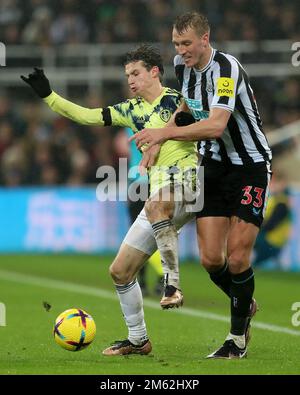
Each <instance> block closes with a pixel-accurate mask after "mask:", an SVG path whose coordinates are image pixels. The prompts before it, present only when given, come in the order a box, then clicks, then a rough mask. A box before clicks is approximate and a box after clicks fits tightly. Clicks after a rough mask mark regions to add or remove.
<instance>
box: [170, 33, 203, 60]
mask: <svg viewBox="0 0 300 395" xmlns="http://www.w3.org/2000/svg"><path fill="white" fill-rule="evenodd" d="M172 42H173V44H174V45H175V49H176V52H177V53H178V54H179V55H181V56H182V57H183V59H184V63H185V65H186V66H187V67H197V66H198V65H199V64H200V63H201V58H202V56H203V55H204V53H205V52H206V50H207V48H208V46H209V34H208V33H205V34H204V35H203V36H201V37H200V36H199V35H198V34H197V33H196V32H195V30H194V29H191V28H189V29H188V30H185V31H184V32H182V33H181V34H179V33H178V32H177V30H176V29H173V33H172Z"/></svg>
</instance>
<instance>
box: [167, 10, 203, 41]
mask: <svg viewBox="0 0 300 395" xmlns="http://www.w3.org/2000/svg"><path fill="white" fill-rule="evenodd" d="M173 28H174V29H176V30H177V32H178V33H179V34H182V33H183V32H185V31H186V30H188V29H189V28H191V29H193V30H195V32H196V33H197V34H198V35H199V36H202V35H203V34H205V33H208V32H209V31H210V27H209V23H208V20H207V18H206V16H205V15H203V14H200V13H199V12H195V11H194V12H187V13H186V14H183V15H179V16H178V17H177V18H176V19H175V22H174V24H173Z"/></svg>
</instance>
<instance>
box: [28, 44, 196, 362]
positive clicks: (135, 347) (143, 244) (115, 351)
mask: <svg viewBox="0 0 300 395" xmlns="http://www.w3.org/2000/svg"><path fill="white" fill-rule="evenodd" d="M163 72H164V69H163V64H162V59H161V56H160V53H159V52H158V51H157V50H156V49H155V48H153V47H152V46H149V45H142V46H140V47H139V48H138V49H136V50H134V51H132V52H129V53H127V56H126V61H125V75H126V77H127V79H128V85H129V88H130V90H131V92H132V94H133V96H134V98H132V99H128V100H126V101H124V102H122V103H119V104H115V105H112V106H108V107H106V108H96V109H89V108H85V107H81V106H79V105H77V104H74V103H72V102H70V101H68V100H66V99H64V98H62V97H61V96H59V95H58V94H57V93H56V92H54V91H53V90H52V89H51V87H50V83H49V80H48V79H47V77H46V76H45V74H44V72H43V70H41V69H38V68H35V71H34V72H33V73H32V74H30V75H29V76H28V77H24V76H21V78H22V79H23V81H25V82H26V83H28V84H29V85H30V86H31V87H32V88H33V90H34V91H35V92H36V93H37V94H38V95H39V96H40V97H41V98H43V100H44V101H45V103H47V104H48V106H49V107H50V108H51V109H52V110H53V111H55V112H57V113H59V114H61V115H63V116H65V117H67V118H70V119H71V120H73V121H75V122H77V123H80V124H83V125H97V126H110V125H113V126H120V127H130V128H131V129H132V130H133V132H134V133H138V132H139V131H141V130H143V129H145V128H162V127H164V126H165V125H166V124H167V122H168V121H169V120H170V118H171V116H172V115H173V114H174V113H175V111H176V110H177V108H178V107H179V106H180V104H181V103H182V100H183V99H182V96H181V94H180V93H179V92H177V91H175V90H173V89H170V88H167V87H163V85H162V82H161V78H162V75H163ZM142 149H143V148H142ZM153 149H154V151H156V153H157V156H156V163H155V166H152V167H151V168H150V169H149V171H148V176H149V182H150V197H149V198H148V199H147V201H146V203H145V207H144V209H143V210H142V211H141V213H140V215H139V216H138V218H137V219H136V221H135V222H134V223H133V224H132V226H131V228H130V229H129V231H128V233H127V235H126V236H125V239H124V240H123V243H122V244H121V246H120V249H119V252H118V254H117V256H116V258H115V259H114V261H113V263H112V265H111V266H110V274H111V276H112V279H113V281H114V283H115V286H116V291H117V294H118V296H119V299H120V304H121V309H122V312H123V316H124V319H125V322H126V325H127V327H128V331H129V334H128V338H127V339H126V340H123V341H118V342H116V343H115V344H113V345H112V346H111V347H108V348H107V349H105V350H104V351H103V354H104V355H124V354H132V353H138V354H148V353H149V352H150V351H151V349H152V346H151V343H150V341H149V339H148V336H147V331H146V325H145V321H144V312H143V300H142V294H141V290H140V287H139V284H138V282H137V280H136V275H137V273H138V271H139V269H140V268H141V267H142V266H143V264H144V263H145V261H146V260H147V259H148V258H149V256H151V255H152V254H153V253H154V252H155V251H156V249H157V248H158V249H159V251H160V255H161V258H162V265H163V269H164V275H165V290H164V295H163V297H162V299H161V302H160V304H161V307H162V308H164V309H165V308H173V307H175V306H176V307H179V306H181V305H182V303H183V295H182V292H181V290H180V284H179V269H178V233H177V231H178V229H180V228H181V227H182V226H183V225H184V224H185V223H186V222H188V221H189V220H190V219H191V218H192V217H193V213H191V212H189V211H188V210H187V207H186V206H187V199H185V196H186V194H185V193H184V194H182V190H184V191H188V193H190V195H192V191H193V190H194V189H195V182H196V181H195V179H196V171H195V169H196V166H197V159H198V158H197V153H196V146H195V143H194V142H190V141H174V140H169V141H166V142H165V143H164V144H162V145H161V147H158V146H156V147H153ZM183 187H184V188H183ZM180 191H181V192H180ZM178 196H180V198H178Z"/></svg>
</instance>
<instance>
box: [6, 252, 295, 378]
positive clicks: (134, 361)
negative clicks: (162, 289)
mask: <svg viewBox="0 0 300 395" xmlns="http://www.w3.org/2000/svg"><path fill="white" fill-rule="evenodd" d="M110 262H111V257H98V256H84V255H42V256H39V255H35V256H32V255H1V256H0V302H3V303H5V306H6V321H7V325H6V326H2V327H0V344H1V352H0V374H6V375H7V374H98V375H105V374H115V375H118V374H128V375H129V374H146V375H147V374H162V375H167V374H197V375H198V374H299V373H300V365H299V349H300V327H294V326H293V325H292V322H291V319H292V315H293V314H294V312H293V311H292V310H291V307H292V304H293V303H294V302H297V301H298V302H300V293H299V283H300V274H299V273H298V274H297V273H283V272H261V271H256V291H255V297H256V299H257V301H258V303H259V307H260V311H259V312H258V313H257V315H256V317H255V319H254V320H253V328H252V340H251V343H250V346H249V352H248V357H247V358H246V359H243V360H238V361H237V360H231V361H227V360H206V359H205V356H206V355H207V354H208V353H210V352H212V351H213V350H214V349H215V348H216V347H218V346H219V345H220V344H221V343H222V342H223V341H224V338H225V336H226V335H227V332H228V327H229V324H228V322H226V321H225V318H224V317H226V316H227V317H228V313H229V303H228V300H227V299H226V297H225V296H223V294H222V292H221V291H219V290H218V289H217V288H216V287H215V286H214V285H213V284H212V283H211V281H209V279H208V276H207V274H206V273H205V271H204V270H203V269H202V268H200V267H199V265H198V264H196V263H190V262H186V263H183V264H182V265H181V279H182V289H183V291H184V296H185V305H184V307H183V308H182V309H178V310H174V311H162V310H161V309H160V307H159V297H152V298H146V299H145V318H146V323H147V329H148V334H149V337H150V339H151V341H152V344H153V352H152V353H151V354H150V355H148V356H139V355H132V356H127V357H104V356H103V355H101V351H102V349H103V348H105V347H107V346H108V345H109V344H110V343H111V342H113V341H114V340H117V339H124V338H126V337H127V329H126V327H125V324H124V322H123V318H122V315H121V311H120V307H119V302H118V300H117V298H116V295H115V293H114V287H113V285H112V282H111V279H110V277H109V275H108V266H109V264H110ZM148 274H149V277H150V280H149V281H150V282H151V284H152V285H153V286H154V275H153V272H152V270H151V268H149V273H148ZM44 301H47V302H48V303H49V304H50V305H51V306H52V307H51V309H50V311H48V312H47V311H46V310H45V309H44V308H43V306H42V304H43V302H44ZM71 307H80V308H82V309H85V310H86V311H88V312H89V313H90V314H91V315H92V316H93V317H94V319H95V322H96V325H97V335H96V338H95V340H94V342H93V343H92V344H91V345H90V346H89V347H88V348H87V349H84V350H82V351H79V352H70V351H66V350H64V349H62V348H60V347H59V346H58V345H57V344H56V343H55V342H54V340H53V335H52V327H53V323H54V321H55V318H56V316H57V315H58V314H59V313H61V312H62V311H64V310H66V309H68V308H71Z"/></svg>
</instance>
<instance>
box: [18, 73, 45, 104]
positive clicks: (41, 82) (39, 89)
mask: <svg viewBox="0 0 300 395" xmlns="http://www.w3.org/2000/svg"><path fill="white" fill-rule="evenodd" d="M21 79H22V80H23V81H24V82H26V83H27V84H28V85H30V86H31V88H32V89H33V90H34V91H35V93H36V94H37V95H38V96H39V97H41V98H44V97H47V96H49V95H50V93H51V92H52V89H51V88H50V83H49V80H48V78H47V77H46V76H45V74H44V71H43V69H39V68H38V67H35V68H34V72H33V73H31V74H29V76H28V77H24V75H21Z"/></svg>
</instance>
